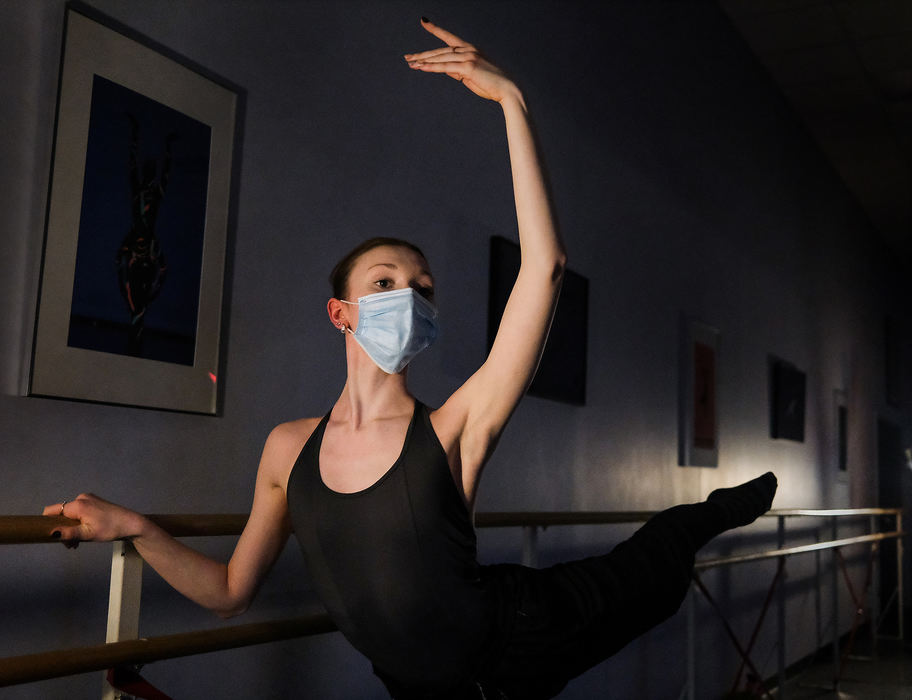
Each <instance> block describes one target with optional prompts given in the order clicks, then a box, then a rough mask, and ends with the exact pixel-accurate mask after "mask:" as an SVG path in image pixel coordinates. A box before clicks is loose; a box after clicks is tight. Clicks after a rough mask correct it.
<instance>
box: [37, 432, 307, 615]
mask: <svg viewBox="0 0 912 700" xmlns="http://www.w3.org/2000/svg"><path fill="white" fill-rule="evenodd" d="M299 440H300V437H299V434H298V433H297V431H295V430H293V429H291V428H289V427H287V424H286V425H281V426H278V427H277V428H276V429H275V430H273V431H272V433H271V434H270V436H269V439H268V440H267V441H266V446H265V448H264V449H263V456H262V458H261V460H260V466H259V470H258V472H257V481H256V490H255V492H254V498H253V507H252V508H251V511H250V518H249V519H248V521H247V525H246V526H245V527H244V531H243V533H242V534H241V537H240V539H239V540H238V543H237V546H236V547H235V550H234V553H233V554H232V556H231V560H230V561H229V562H228V563H227V564H225V563H223V562H219V561H216V560H214V559H211V558H210V557H207V556H205V555H203V554H201V553H200V552H197V551H196V550H194V549H191V548H190V547H188V546H186V545H185V544H183V543H181V542H179V541H178V540H176V539H175V538H173V537H171V536H170V535H169V534H168V533H166V532H165V531H164V530H162V529H161V528H160V527H158V526H157V525H155V524H154V523H152V522H151V521H150V520H149V519H148V518H146V517H144V516H142V515H140V514H139V513H135V512H133V511H131V510H128V509H126V508H123V507H121V506H118V505H115V504H113V503H109V502H108V501H105V500H103V499H101V498H98V497H97V496H94V495H92V494H81V495H80V496H78V497H77V498H76V499H75V500H73V501H69V502H66V503H65V504H61V503H56V504H54V505H51V506H48V507H47V508H45V509H44V515H60V514H61V513H63V514H64V515H65V516H66V517H68V518H72V519H74V520H79V524H78V525H72V526H68V527H62V528H58V529H57V530H56V531H55V532H54V533H53V534H54V536H55V537H59V538H60V539H61V541H62V542H63V543H64V544H66V545H68V546H70V547H73V546H75V545H76V544H78V543H79V542H81V541H109V540H116V539H129V540H130V541H131V542H132V543H133V546H134V547H136V551H137V552H139V554H140V556H142V558H143V559H144V560H145V562H146V563H147V564H149V566H151V567H152V568H153V569H155V571H157V572H158V573H159V575H161V577H162V578H164V579H165V580H166V581H167V582H168V583H169V584H171V586H173V587H174V588H175V589H176V590H177V591H178V592H179V593H181V594H183V595H185V596H186V597H187V598H189V599H191V600H193V601H194V602H196V603H198V604H200V605H202V606H203V607H205V608H208V609H210V610H212V611H214V612H216V613H217V614H219V615H220V616H222V617H231V616H233V615H238V614H240V613H242V612H244V610H246V609H247V606H248V605H249V604H250V601H251V600H252V599H253V596H254V595H255V594H256V591H257V588H258V587H259V585H260V583H261V582H262V580H263V578H264V577H265V576H266V573H267V572H268V571H269V569H270V567H271V566H272V564H273V563H274V562H275V560H276V558H277V557H278V555H279V552H280V551H281V549H282V547H283V546H284V544H285V542H286V540H287V539H288V535H289V533H290V531H291V528H290V525H289V523H288V515H287V507H286V501H285V491H284V485H285V484H284V481H282V480H281V475H282V473H283V472H284V474H285V476H287V473H288V468H289V464H291V463H293V462H294V459H295V457H296V456H297V452H296V451H295V450H296V449H297V450H299V449H300V447H301V443H300V441H299ZM289 460H290V462H289ZM57 533H59V534H57Z"/></svg>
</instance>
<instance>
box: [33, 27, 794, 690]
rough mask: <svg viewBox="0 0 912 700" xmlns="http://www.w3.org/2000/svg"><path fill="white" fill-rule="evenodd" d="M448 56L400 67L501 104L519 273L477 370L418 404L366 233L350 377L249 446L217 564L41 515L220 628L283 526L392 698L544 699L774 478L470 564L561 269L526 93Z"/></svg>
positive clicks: (90, 519)
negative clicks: (561, 547)
mask: <svg viewBox="0 0 912 700" xmlns="http://www.w3.org/2000/svg"><path fill="white" fill-rule="evenodd" d="M422 26H423V27H424V28H425V29H426V30H427V31H429V32H430V33H431V34H433V35H434V36H436V37H437V38H439V39H440V40H442V41H443V43H444V44H445V46H443V47H441V48H438V49H434V50H431V51H424V52H421V53H415V54H407V55H406V56H405V60H406V61H407V63H408V66H409V67H410V68H411V69H413V70H415V71H420V72H427V73H444V74H446V75H448V76H450V77H451V78H454V79H456V80H458V81H461V82H462V84H463V85H465V86H466V87H467V88H468V89H469V90H471V91H472V92H473V93H475V94H476V95H478V96H480V97H482V98H485V99H489V100H493V101H495V102H497V103H499V104H500V106H501V108H502V110H503V114H504V119H505V122H506V130H507V140H508V144H509V152H510V162H511V165H512V171H513V183H514V194H515V201H516V213H517V221H518V227H519V238H520V246H521V249H522V263H521V267H520V270H519V274H518V276H517V278H516V282H515V285H514V287H513V291H512V294H511V296H510V299H509V302H508V303H507V306H506V310H505V311H504V315H503V320H502V321H501V325H500V328H499V330H498V333H497V338H496V340H495V342H494V345H493V347H492V348H491V352H490V354H489V356H488V358H487V360H486V361H485V363H484V364H483V365H482V366H481V367H480V368H479V369H478V370H477V371H476V372H475V374H473V375H472V376H471V377H470V378H469V379H468V380H467V381H466V382H465V384H463V385H462V386H461V387H460V388H459V389H458V390H457V391H456V392H455V393H454V394H453V395H452V396H450V397H449V398H448V399H447V401H446V402H445V403H444V404H443V405H442V406H440V407H439V408H436V409H429V408H427V407H425V406H424V405H422V404H421V403H419V402H418V401H416V400H415V399H414V398H413V397H412V395H411V394H410V393H409V391H408V387H407V385H406V375H407V369H406V368H407V364H408V361H409V360H410V359H411V357H413V356H414V354H415V353H417V352H419V351H420V350H422V349H423V348H424V347H427V345H429V344H430V343H431V342H432V341H433V339H434V336H435V334H436V315H437V314H436V309H435V307H434V279H433V277H432V275H431V271H430V267H429V265H428V262H427V260H426V258H425V257H424V255H423V254H422V253H421V251H420V250H419V249H418V248H416V247H415V246H414V245H412V244H410V243H406V242H404V241H400V240H396V239H372V240H370V241H367V242H366V243H364V244H362V245H361V246H359V247H358V248H356V249H355V250H354V251H352V252H351V253H350V254H349V255H347V256H346V257H345V258H344V259H343V260H342V261H341V262H340V263H339V264H338V265H337V266H336V268H335V270H334V271H333V275H332V282H333V297H332V298H331V299H330V300H329V302H328V304H327V311H328V314H329V319H330V321H331V322H332V324H333V325H334V326H335V327H336V328H337V329H338V330H339V332H341V333H342V334H344V335H345V352H346V361H347V370H348V374H347V379H346V382H345V386H344V388H343V389H342V393H341V395H340V396H339V398H338V400H337V401H336V403H335V405H334V406H333V408H332V410H331V411H330V412H329V413H328V414H327V415H326V416H324V417H323V418H322V419H321V418H307V419H302V420H298V421H294V422H291V423H285V424H283V425H280V426H278V427H277V428H275V429H274V430H273V431H272V433H271V434H270V435H269V438H268V439H267V441H266V445H265V448H264V450H263V456H262V459H261V461H260V466H259V471H258V475H257V481H256V489H255V493H254V498H253V506H252V510H251V513H250V519H249V521H248V523H247V526H246V527H245V529H244V532H243V534H242V535H241V537H240V540H239V541H238V544H237V547H236V549H235V551H234V554H233V555H232V557H231V559H230V561H229V562H228V564H227V565H226V564H223V563H220V562H216V561H213V560H211V559H209V558H207V557H205V556H203V555H201V554H199V553H197V552H195V551H194V550H191V549H189V548H188V547H186V546H185V545H183V544H181V543H180V542H178V541H176V540H175V539H173V538H172V537H170V536H168V535H167V534H166V533H164V532H163V531H162V530H161V529H159V528H157V527H156V526H155V525H153V524H152V523H150V522H149V521H148V520H147V519H146V518H144V517H143V516H142V515H139V514H137V513H134V512H132V511H128V510H126V509H124V508H121V507H119V506H116V505H114V504H111V503H107V502H105V501H103V500H101V499H99V498H97V497H95V496H93V495H90V494H83V495H80V496H79V497H77V498H76V499H75V500H74V501H69V502H64V503H57V504H54V505H52V506H48V507H47V508H46V509H45V511H44V512H45V514H47V515H60V514H62V515H65V516H66V517H68V518H73V519H76V520H79V524H78V525H74V526H72V527H64V528H60V529H59V530H57V531H56V532H55V533H54V535H55V536H57V537H60V538H61V539H62V540H63V541H64V542H65V543H67V544H69V545H70V546H74V545H75V544H76V543H78V542H79V541H82V540H111V539H117V538H129V539H130V540H131V541H132V542H133V545H134V546H135V547H136V549H137V550H138V551H139V553H140V554H141V555H142V556H143V558H144V559H145V561H146V562H147V563H148V564H150V565H151V566H152V567H153V568H154V569H156V570H157V571H158V572H159V573H160V574H161V575H162V576H163V577H164V578H165V579H166V580H167V581H168V582H169V583H170V584H171V585H172V586H174V587H175V588H176V589H177V590H178V591H180V592H181V593H183V594H184V595H186V596H187V597H189V598H191V599H192V600H194V601H196V602H197V603H199V604H200V605H203V606H205V607H207V608H211V609H212V610H214V611H216V612H218V613H219V614H221V615H223V616H230V615H236V614H238V613H240V612H242V611H244V610H245V609H246V608H247V606H248V605H249V603H250V601H251V599H252V598H253V596H254V594H255V592H256V590H257V587H258V586H259V584H260V581H261V580H262V579H263V577H264V576H265V575H266V573H267V571H268V570H269V568H270V566H271V565H272V563H273V562H274V561H275V559H276V557H277V556H278V553H279V551H280V550H281V549H282V547H283V545H284V544H285V542H286V540H287V538H288V536H289V534H290V533H291V532H292V530H293V531H294V533H295V536H296V537H297V539H298V541H299V543H300V546H301V548H302V551H303V552H304V556H305V557H306V559H307V561H308V564H309V567H308V569H309V571H310V572H311V575H312V577H313V582H314V585H315V587H316V589H317V592H318V593H319V595H320V597H321V599H322V601H323V603H324V604H325V606H326V608H327V609H328V611H329V612H330V614H331V615H332V617H333V619H334V620H335V622H336V624H337V625H338V627H339V629H340V630H341V631H342V632H343V634H345V635H346V637H347V638H348V639H349V640H350V641H351V642H352V643H353V644H354V646H355V647H357V648H358V649H359V650H361V651H362V652H363V653H364V654H365V655H366V656H367V657H368V658H369V659H370V660H371V661H372V662H373V664H374V668H375V671H376V673H377V675H378V676H380V678H381V679H382V680H383V681H384V683H385V684H386V686H387V688H388V689H389V691H390V693H391V694H392V695H393V697H395V698H407V699H410V698H453V699H456V698H511V699H516V698H524V699H527V698H548V697H553V696H554V695H555V694H557V693H558V692H559V691H560V689H561V688H562V687H563V686H564V685H565V684H566V683H567V682H568V680H570V679H571V678H573V677H575V676H577V675H579V674H580V673H582V672H583V671H585V670H586V669H587V668H589V667H591V666H592V665H594V664H596V663H598V662H599V661H601V660H602V659H604V658H606V657H607V656H610V655H611V654H612V653H614V652H615V651H617V650H618V649H619V648H620V647H622V646H623V645H624V644H626V643H627V642H629V641H630V640H631V639H633V638H634V637H636V636H637V635H639V634H641V633H642V632H644V631H645V630H647V629H649V628H650V627H652V626H654V625H655V624H657V623H658V622H660V621H662V620H663V619H665V618H666V617H668V616H669V615H671V614H672V613H674V611H675V610H677V608H678V607H679V605H680V602H681V600H682V599H683V596H684V594H685V592H686V590H687V587H688V584H689V580H690V574H691V570H692V567H693V561H694V554H695V552H696V550H697V549H699V548H700V547H701V546H702V545H703V544H705V542H706V541H708V540H709V539H710V538H712V537H713V536H715V535H717V534H719V533H720V532H722V531H724V530H726V529H728V528H731V527H735V526H738V525H743V524H747V523H749V522H751V521H752V520H754V519H755V518H756V517H757V516H759V515H760V514H762V513H763V512H765V511H766V510H767V509H768V508H769V507H770V505H771V502H772V498H773V494H774V492H775V488H776V480H775V477H773V476H772V474H767V475H764V476H763V477H760V478H759V479H755V480H754V481H752V482H748V483H747V484H744V485H742V486H739V487H735V488H733V489H727V490H720V491H716V492H714V493H713V494H711V495H710V497H709V499H708V500H707V501H705V502H703V503H698V504H692V505H684V506H677V507H675V508H672V509H670V510H668V511H665V512H663V513H661V514H659V515H658V516H656V517H655V518H653V519H652V520H651V521H650V522H649V523H647V524H646V525H644V526H643V527H642V528H641V529H640V530H639V531H638V532H637V533H636V534H635V535H634V536H633V537H632V538H631V539H630V540H628V541H627V542H624V543H622V544H621V545H619V546H618V547H616V548H615V549H614V550H613V551H612V552H610V553H609V554H603V555H601V556H598V557H593V558H590V559H585V560H582V561H577V562H570V563H567V564H561V565H558V566H555V567H552V568H549V569H544V570H534V569H528V568H524V567H520V566H515V565H496V566H480V565H479V564H478V562H477V560H476V550H475V532H474V529H473V527H472V517H471V512H472V508H473V504H474V502H475V497H476V493H477V490H478V484H479V480H480V478H481V473H482V469H483V467H484V465H485V462H486V461H487V460H488V458H489V457H490V455H491V453H492V451H493V450H494V447H495V445H496V444H497V440H498V438H499V436H500V434H501V432H502V431H503V429H504V426H505V425H506V423H507V421H508V419H509V418H510V415H511V414H512V412H513V410H514V409H515V408H516V405H517V403H518V402H519V400H520V398H521V397H522V395H523V393H524V392H525V391H526V388H527V387H528V385H529V382H530V381H531V379H532V376H533V374H534V373H535V369H536V366H537V365H538V361H539V358H540V356H541V352H542V348H543V346H544V344H545V340H546V338H547V336H548V329H549V326H550V324H551V318H552V315H553V312H554V307H555V304H556V302H557V297H558V292H559V290H560V285H561V278H562V273H563V270H564V264H565V254H564V247H563V244H562V243H561V241H560V238H559V236H558V234H557V231H556V230H555V224H554V221H553V218H552V214H551V209H550V205H549V202H548V197H547V195H546V191H545V184H544V179H543V176H542V171H541V168H540V166H539V162H538V156H537V154H536V149H535V145H534V142H533V137H532V133H531V130H530V125H529V119H528V113H527V108H526V104H525V102H524V100H523V96H522V93H521V92H520V91H519V89H518V88H517V87H516V85H515V84H514V83H513V82H512V81H510V80H509V79H508V78H507V77H506V76H505V75H504V74H503V73H502V72H501V71H500V70H499V69H498V68H496V67H495V66H493V65H491V64H490V63H489V62H488V61H487V60H485V59H484V58H483V57H482V56H481V55H480V54H479V53H478V51H477V50H476V49H475V48H474V47H473V46H471V45H470V44H468V43H466V42H465V41H463V40H461V39H460V38H458V37H456V36H454V35H453V34H451V33H450V32H448V31H446V30H444V29H442V28H441V27H438V26H436V25H434V24H432V23H431V22H429V21H427V20H426V19H423V18H422Z"/></svg>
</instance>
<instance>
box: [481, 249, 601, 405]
mask: <svg viewBox="0 0 912 700" xmlns="http://www.w3.org/2000/svg"><path fill="white" fill-rule="evenodd" d="M519 263H520V253H519V245H517V244H516V243H514V242H513V241H510V240H507V239H506V238H503V237H501V236H491V265H490V270H489V280H488V351H490V350H491V346H492V345H493V344H494V338H495V336H496V335H497V329H498V328H499V327H500V320H501V318H503V312H504V309H505V308H506V306H507V300H508V299H509V298H510V292H511V291H512V290H513V283H514V282H515V281H516V275H517V274H518V273H519ZM588 328H589V280H588V279H587V278H586V277H583V276H582V275H580V274H578V273H576V272H573V271H572V270H564V281H563V284H562V285H561V293H560V299H558V302H557V308H556V309H555V311H554V319H553V320H552V322H551V332H550V333H549V334H548V342H547V343H546V344H545V349H544V351H543V352H542V358H541V361H540V362H539V363H538V369H537V370H536V372H535V377H533V379H532V384H531V385H530V386H529V395H530V396H538V397H540V398H544V399H553V400H554V401H562V402H564V403H569V404H573V405H576V406H585V405H586V364H587V346H588Z"/></svg>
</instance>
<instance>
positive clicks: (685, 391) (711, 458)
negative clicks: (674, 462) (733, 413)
mask: <svg viewBox="0 0 912 700" xmlns="http://www.w3.org/2000/svg"><path fill="white" fill-rule="evenodd" d="M678 376H679V386H678V464H679V466H682V467H718V466H719V409H718V388H719V380H718V376H719V331H718V329H716V328H714V327H713V326H710V325H708V324H706V323H703V322H702V321H699V320H697V319H695V318H691V317H688V316H686V315H685V314H682V315H681V321H680V351H679V373H678Z"/></svg>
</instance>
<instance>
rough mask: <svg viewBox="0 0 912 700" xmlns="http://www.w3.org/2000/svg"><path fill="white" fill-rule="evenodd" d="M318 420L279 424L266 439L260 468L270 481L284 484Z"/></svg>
mask: <svg viewBox="0 0 912 700" xmlns="http://www.w3.org/2000/svg"><path fill="white" fill-rule="evenodd" d="M320 420H321V419H320V418H299V419H298V420H293V421H288V422H286V423H279V424H278V425H277V426H276V427H275V428H273V429H272V431H271V432H270V433H269V437H268V438H266V446H265V447H264V448H263V459H262V461H261V463H260V468H261V469H262V470H264V471H266V472H268V473H269V477H270V481H272V482H274V483H276V484H284V483H285V482H286V481H287V480H288V475H289V473H290V472H291V468H292V467H293V466H294V463H295V462H296V461H297V459H298V455H299V454H300V453H301V450H302V449H303V448H304V445H305V444H306V443H307V441H308V440H309V439H310V436H311V435H312V434H313V431H314V430H316V428H317V426H318V425H319V424H320Z"/></svg>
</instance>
